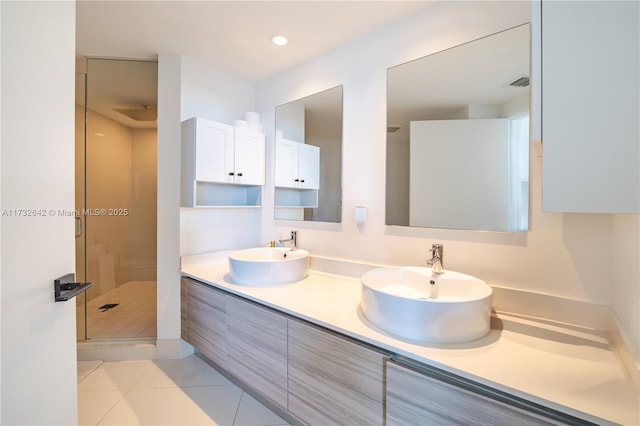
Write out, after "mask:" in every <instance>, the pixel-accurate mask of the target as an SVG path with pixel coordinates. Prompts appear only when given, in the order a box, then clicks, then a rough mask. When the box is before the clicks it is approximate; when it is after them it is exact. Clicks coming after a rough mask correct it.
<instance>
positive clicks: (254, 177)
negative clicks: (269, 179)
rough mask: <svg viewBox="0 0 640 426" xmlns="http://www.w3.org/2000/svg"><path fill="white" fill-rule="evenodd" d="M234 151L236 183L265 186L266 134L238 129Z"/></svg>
mask: <svg viewBox="0 0 640 426" xmlns="http://www.w3.org/2000/svg"><path fill="white" fill-rule="evenodd" d="M234 149H235V151H234V167H233V171H234V174H235V180H234V182H235V183H239V184H243V185H264V181H265V179H264V177H265V171H264V170H265V143H264V134H262V133H258V132H253V131H251V130H248V129H239V128H236V129H235V147H234Z"/></svg>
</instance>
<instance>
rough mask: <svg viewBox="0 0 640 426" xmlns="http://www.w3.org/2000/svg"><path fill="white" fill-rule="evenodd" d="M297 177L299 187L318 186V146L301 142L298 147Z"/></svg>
mask: <svg viewBox="0 0 640 426" xmlns="http://www.w3.org/2000/svg"><path fill="white" fill-rule="evenodd" d="M298 179H300V188H305V189H319V188H320V148H318V147H317V146H314V145H307V144H301V145H300V146H299V147H298Z"/></svg>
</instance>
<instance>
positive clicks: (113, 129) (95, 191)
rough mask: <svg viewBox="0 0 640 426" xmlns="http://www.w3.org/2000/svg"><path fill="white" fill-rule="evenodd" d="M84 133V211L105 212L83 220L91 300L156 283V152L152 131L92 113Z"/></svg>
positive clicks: (154, 133) (154, 136) (154, 131)
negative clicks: (119, 289) (140, 283)
mask: <svg viewBox="0 0 640 426" xmlns="http://www.w3.org/2000/svg"><path fill="white" fill-rule="evenodd" d="M87 128H88V131H87V154H86V155H87V159H86V161H87V177H86V179H87V207H88V208H90V209H105V210H106V211H107V214H105V215H98V216H90V217H88V218H87V220H86V226H85V229H86V237H87V252H86V255H87V280H88V281H91V282H94V286H95V287H96V290H95V291H93V292H92V293H93V295H92V294H91V293H90V295H89V297H90V298H92V297H95V295H98V294H103V293H105V292H107V291H109V290H111V289H113V288H116V287H118V286H120V285H122V284H124V283H127V282H129V281H131V280H138V281H149V280H155V279H156V277H155V274H156V272H155V270H156V260H155V259H156V252H155V247H156V158H157V154H156V152H157V151H156V130H155V129H130V128H128V127H125V126H122V125H120V124H118V123H116V122H114V121H112V120H110V119H108V118H106V117H104V116H102V115H100V114H97V113H95V112H93V111H89V116H88V121H87ZM112 209H116V210H115V212H118V213H122V212H125V211H126V214H122V215H110V214H109V212H110V211H112Z"/></svg>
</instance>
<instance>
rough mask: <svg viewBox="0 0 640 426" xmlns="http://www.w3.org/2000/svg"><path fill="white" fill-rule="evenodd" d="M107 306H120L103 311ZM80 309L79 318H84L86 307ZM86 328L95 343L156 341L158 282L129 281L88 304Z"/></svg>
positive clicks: (79, 307) (81, 306) (82, 306)
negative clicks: (116, 340) (125, 340)
mask: <svg viewBox="0 0 640 426" xmlns="http://www.w3.org/2000/svg"><path fill="white" fill-rule="evenodd" d="M108 303H117V304H118V306H116V307H114V308H111V309H108V310H106V311H103V310H101V309H100V306H103V305H105V304H108ZM77 309H78V312H77V315H78V318H83V317H84V305H80V306H78V308H77ZM87 327H88V336H89V339H92V340H103V339H129V338H135V339H141V338H155V337H156V333H157V331H156V328H157V326H156V282H155V281H130V282H128V283H125V284H123V285H121V286H119V287H116V288H114V289H113V290H111V291H109V292H107V293H105V294H103V295H100V296H98V297H96V298H94V299H91V300H90V301H89V303H87ZM79 339H80V340H82V339H83V337H82V336H80V337H79Z"/></svg>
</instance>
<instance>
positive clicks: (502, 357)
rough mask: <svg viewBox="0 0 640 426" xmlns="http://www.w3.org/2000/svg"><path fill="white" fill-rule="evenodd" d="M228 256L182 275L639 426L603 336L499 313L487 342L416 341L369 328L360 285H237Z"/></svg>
mask: <svg viewBox="0 0 640 426" xmlns="http://www.w3.org/2000/svg"><path fill="white" fill-rule="evenodd" d="M227 255H228V252H216V253H210V254H204V255H197V256H189V257H184V258H183V260H182V269H181V273H182V274H183V275H185V276H189V277H192V278H194V279H196V280H199V281H202V282H204V283H207V284H211V285H212V286H214V287H218V288H220V289H223V290H226V291H228V292H230V293H233V294H237V295H239V296H242V297H245V298H247V299H250V300H253V301H256V302H259V303H261V304H263V305H265V306H269V307H271V308H274V309H277V310H279V311H282V312H284V313H287V314H289V315H291V316H294V317H297V318H301V319H304V320H307V321H310V322H313V323H315V324H318V325H321V326H324V327H326V328H328V329H331V330H334V331H337V332H339V333H342V334H345V335H347V336H351V337H353V338H355V339H358V340H360V341H363V342H367V343H369V344H372V345H374V346H377V347H380V348H382V349H385V350H388V351H390V352H393V353H396V354H399V355H402V356H405V357H407V358H410V359H413V360H415V361H419V362H422V363H424V364H427V365H431V366H434V367H439V368H441V369H443V370H447V371H450V372H452V373H456V374H458V375H460V376H462V377H466V378H468V379H471V380H474V381H477V382H479V383H483V384H485V385H488V386H491V387H494V388H496V389H500V390H503V391H506V392H509V393H511V394H514V395H517V396H520V397H523V398H525V399H527V400H530V401H533V402H537V403H539V404H542V405H544V406H547V407H550V408H554V409H557V410H559V411H562V412H565V413H568V414H572V415H574V416H576V417H580V418H583V419H586V420H589V421H592V422H595V423H599V424H607V421H608V422H613V423H619V424H623V425H638V424H640V404H639V397H638V394H637V393H636V392H635V391H634V389H633V386H632V385H631V382H630V381H629V380H627V377H626V376H625V373H624V370H623V368H622V366H621V364H620V362H619V359H618V357H617V356H616V353H615V352H614V351H613V350H612V347H611V345H610V342H609V340H608V338H607V336H606V335H604V334H603V333H601V332H598V331H595V330H592V329H589V328H586V327H580V326H576V325H573V324H564V323H559V322H555V321H550V320H543V319H539V318H532V317H526V316H522V315H517V314H507V313H497V314H496V315H495V317H494V318H492V326H491V331H490V332H489V334H488V335H486V336H485V337H483V338H481V339H478V340H475V341H473V342H469V343H462V344H425V343H415V342H410V341H407V340H403V339H399V338H397V337H394V336H392V335H390V334H388V333H386V332H384V331H382V330H380V329H377V328H376V327H374V326H373V325H371V324H369V323H367V321H366V320H365V319H364V318H363V317H362V314H361V313H360V309H359V305H360V292H361V284H360V280H359V279H355V278H350V277H345V276H341V275H334V274H329V273H325V272H317V271H313V270H312V271H311V273H310V274H309V276H308V277H307V278H305V279H304V280H302V281H298V282H296V283H291V284H284V285H278V286H268V287H257V286H246V285H236V284H232V283H231V282H230V280H229V279H228V277H227V274H228V271H229V267H228V262H227Z"/></svg>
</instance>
